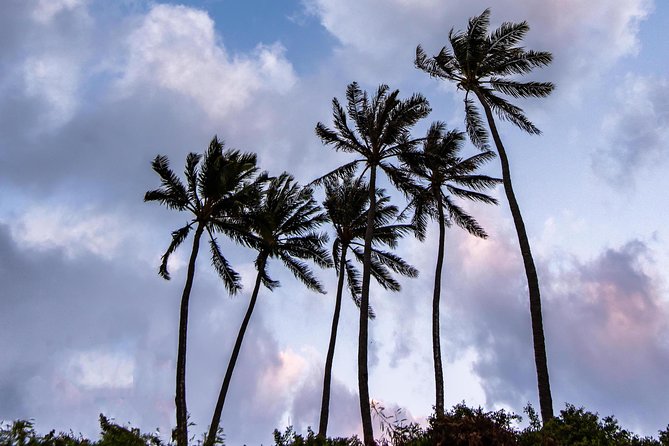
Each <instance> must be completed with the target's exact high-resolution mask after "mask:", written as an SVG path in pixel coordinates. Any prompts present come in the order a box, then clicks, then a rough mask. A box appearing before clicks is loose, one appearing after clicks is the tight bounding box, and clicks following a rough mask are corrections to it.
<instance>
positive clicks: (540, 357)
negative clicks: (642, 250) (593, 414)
mask: <svg viewBox="0 0 669 446" xmlns="http://www.w3.org/2000/svg"><path fill="white" fill-rule="evenodd" d="M474 92H475V94H476V96H477V97H478V99H479V101H480V102H481V105H482V106H483V109H484V110H485V115H486V118H487V119H488V125H489V126H490V131H491V133H492V137H493V140H494V141H495V146H497V152H498V153H499V159H500V162H501V163H502V182H503V184H504V192H505V193H506V198H507V199H508V201H509V207H510V208H511V216H512V217H513V223H514V224H515V226H516V233H517V234H518V243H519V244H520V252H521V254H522V257H523V263H524V264H525V274H526V276H527V286H528V289H529V294H530V317H531V319H532V339H533V341H534V362H535V365H536V368H537V385H538V388H539V406H540V409H541V418H542V419H543V421H544V423H545V422H546V421H548V420H550V419H551V418H553V398H552V396H551V385H550V380H549V377H548V360H547V359H546V342H545V339H544V324H543V317H542V315H541V295H540V293H539V279H538V277H537V269H536V267H535V266H534V259H533V258H532V252H531V251H530V242H529V240H528V238H527V232H526V231H525V223H524V222H523V217H522V215H521V213H520V207H519V206H518V201H517V200H516V196H515V195H514V193H513V186H512V184H511V173H510V170H509V159H508V158H507V156H506V150H505V149H504V145H503V144H502V140H501V138H500V137H499V133H498V132H497V126H496V125H495V120H494V118H493V115H492V112H491V110H490V106H489V105H488V103H487V102H486V100H485V97H484V96H483V95H482V94H481V93H480V92H479V91H477V90H474Z"/></svg>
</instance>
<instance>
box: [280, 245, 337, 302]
mask: <svg viewBox="0 0 669 446" xmlns="http://www.w3.org/2000/svg"><path fill="white" fill-rule="evenodd" d="M278 256H279V258H280V259H281V261H282V262H283V264H284V265H285V266H286V268H288V270H289V271H290V272H291V273H293V275H294V276H295V277H296V278H297V279H299V280H300V281H301V282H302V283H303V284H305V285H306V286H307V288H309V289H311V290H314V291H316V292H318V293H321V294H326V292H325V290H324V289H323V286H322V285H321V283H320V282H319V281H318V279H317V278H316V276H315V275H314V273H313V272H312V271H311V269H309V267H308V266H307V264H306V263H304V262H300V261H299V260H297V259H295V258H293V257H291V256H290V255H288V254H286V253H285V252H279V253H278Z"/></svg>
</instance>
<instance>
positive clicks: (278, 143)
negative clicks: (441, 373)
mask: <svg viewBox="0 0 669 446" xmlns="http://www.w3.org/2000/svg"><path fill="white" fill-rule="evenodd" d="M489 6H490V7H492V17H491V21H492V27H493V28H494V27H497V26H499V25H500V24H501V23H502V22H503V21H521V20H527V21H528V22H529V24H530V27H531V30H530V32H529V34H528V35H527V38H526V40H525V45H526V46H527V48H530V49H536V50H546V51H551V52H552V53H553V54H554V61H553V63H552V64H551V65H550V66H549V67H547V68H545V69H541V70H537V71H536V72H535V73H533V74H532V75H531V76H530V77H529V78H528V79H530V78H531V79H533V80H549V81H552V82H554V83H555V84H556V90H555V92H554V93H553V94H552V95H551V96H549V97H548V98H545V99H538V100H527V101H518V102H516V103H518V105H520V106H521V107H522V108H523V109H524V110H525V111H526V113H527V115H528V116H529V117H530V119H531V120H533V122H534V123H535V124H536V125H537V126H538V127H539V128H540V129H541V130H542V131H543V134H542V135H541V136H530V135H526V134H523V133H521V132H520V130H518V129H517V128H515V127H512V126H510V125H508V124H506V123H501V124H500V127H501V133H502V137H503V138H504V141H505V143H506V146H507V149H508V152H509V156H510V162H511V168H512V178H513V180H514V185H515V189H516V194H517V198H518V200H519V202H520V206H521V209H522V212H523V215H524V217H525V222H526V225H527V231H528V234H529V236H530V241H531V243H532V248H533V252H534V254H535V261H536V263H537V267H538V272H539V280H540V284H541V291H542V298H543V305H544V323H545V330H546V340H547V352H548V360H549V369H550V374H551V384H552V388H553V400H554V403H555V408H556V409H557V410H559V409H561V408H564V403H565V402H570V403H573V404H576V405H584V406H586V407H587V408H588V409H590V410H593V411H598V412H599V413H600V414H601V415H610V414H615V415H616V416H617V417H618V418H619V420H620V421H621V423H622V424H623V425H624V426H625V427H628V428H631V429H633V430H635V431H637V432H640V433H643V434H653V435H654V434H656V433H657V431H658V430H659V429H664V428H665V427H666V426H667V423H669V398H667V389H668V388H669V373H668V371H669V281H668V279H669V276H667V272H668V271H669V230H668V229H667V228H668V227H667V222H668V221H669V200H668V199H667V191H668V190H669V175H668V174H667V173H668V172H669V170H668V169H669V45H667V41H668V40H669V38H668V36H667V30H669V4H668V3H667V2H666V1H662V0H657V1H653V0H616V1H610V0H590V1H581V0H496V1H494V2H487V3H486V2H483V1H480V0H473V1H459V2H456V1H442V0H302V1H299V0H246V1H244V2H240V1H232V0H200V1H190V2H165V1H144V0H118V1H107V0H1V1H0V308H1V311H0V420H3V419H4V420H13V419H17V418H34V419H35V421H36V425H37V428H38V429H39V430H40V431H42V432H47V431H48V430H50V429H52V428H54V429H57V430H66V431H68V430H70V429H72V430H73V431H74V432H82V433H83V434H85V435H88V436H95V435H97V432H98V430H99V427H98V424H97V421H98V420H97V417H98V414H99V413H104V414H105V415H107V416H109V417H113V418H115V419H116V421H118V422H120V423H127V422H130V423H132V425H133V426H137V427H140V428H142V430H146V431H153V430H155V429H156V428H157V427H158V428H160V431H161V432H162V435H163V436H164V437H165V438H167V437H168V436H169V435H168V433H169V431H170V429H171V426H173V425H174V417H175V415H174V373H175V362H176V345H177V326H178V309H179V299H180V297H181V292H182V287H183V283H184V280H185V265H186V260H187V255H188V253H189V251H190V244H188V243H186V244H184V245H183V246H182V248H181V249H180V250H179V251H178V252H177V255H175V257H174V259H173V262H172V264H171V267H172V273H173V274H172V280H171V281H165V280H163V279H162V278H160V277H159V276H158V274H157V271H158V266H159V263H160V256H161V254H162V253H163V252H164V250H165V248H166V247H167V246H168V244H169V241H170V232H171V231H172V230H174V229H176V228H178V227H181V226H183V224H184V223H185V222H187V221H188V220H189V218H190V217H189V215H186V214H179V213H177V212H174V211H170V210H168V209H166V208H164V207H161V206H158V205H157V204H155V203H148V204H145V203H144V202H143V196H144V193H145V192H146V191H147V190H149V189H154V188H156V187H157V186H158V185H159V179H158V177H157V175H156V174H155V173H154V172H153V171H152V170H151V166H150V162H151V160H152V159H153V158H154V157H155V156H156V155H157V154H165V155H167V156H168V157H169V158H170V160H171V163H172V166H173V168H174V169H175V170H176V171H177V172H181V171H182V170H183V165H184V160H185V157H186V155H187V153H188V152H192V151H194V152H202V151H203V150H204V149H205V148H206V147H207V145H208V143H209V141H210V140H211V138H212V137H213V136H214V135H215V134H216V135H218V136H219V137H220V138H221V139H223V140H225V143H226V146H227V147H230V148H237V149H240V150H243V151H252V152H256V153H257V154H258V157H259V164H260V167H261V168H262V169H265V170H268V171H269V172H270V173H272V174H279V173H281V172H283V171H289V172H290V173H292V174H293V175H294V176H295V177H296V178H297V179H298V180H299V181H300V182H301V183H308V182H309V181H311V180H313V179H314V178H316V177H318V176H320V175H322V174H324V173H326V172H328V171H329V170H331V169H333V168H335V167H337V166H338V165H341V164H343V163H344V162H346V161H347V160H349V159H350V158H349V156H347V155H346V154H342V153H337V152H335V151H334V150H332V148H330V147H324V146H323V145H322V144H321V143H320V141H319V139H318V138H317V136H316V134H315V132H314V128H315V126H316V123H317V122H319V121H321V122H324V123H326V124H328V125H329V124H330V122H331V118H332V111H331V100H332V98H333V97H338V98H339V99H340V100H344V93H345V89H346V86H347V85H348V84H349V83H350V82H352V81H357V82H359V83H360V85H361V87H362V88H364V89H365V90H368V91H373V90H375V89H376V88H377V86H378V85H379V84H381V83H385V84H388V85H389V86H390V87H391V88H392V89H395V88H397V89H399V90H400V96H401V97H408V96H410V95H411V94H412V93H414V92H416V93H418V92H419V93H422V94H424V95H425V96H426V97H427V99H428V100H429V101H430V104H431V106H432V109H433V111H432V113H431V114H430V116H429V117H428V118H427V119H425V120H424V121H422V122H421V123H420V124H419V125H417V126H416V127H415V129H414V134H415V135H417V136H419V135H421V134H423V133H424V132H425V131H426V129H427V128H428V126H429V125H430V123H431V122H432V121H436V120H440V121H445V122H446V123H447V126H448V127H449V128H460V129H463V128H464V123H463V103H462V94H461V93H462V92H460V91H456V89H455V88H454V86H452V85H448V84H445V83H443V82H440V81H438V80H435V79H431V78H429V77H428V76H427V75H426V74H424V73H423V72H420V71H419V70H417V69H416V68H414V65H413V59H414V54H415V49H416V46H417V45H418V44H421V45H422V46H423V48H425V50H426V51H427V52H428V54H434V53H436V52H438V51H439V49H440V48H441V47H442V46H443V45H445V44H446V42H447V35H448V31H449V30H450V29H451V28H452V27H455V28H456V29H461V28H464V27H465V26H466V23H467V19H468V18H469V17H471V16H473V15H477V14H480V13H481V12H482V11H483V10H484V9H485V8H486V7H489ZM466 152H467V153H468V154H474V153H476V150H475V149H474V148H473V147H472V146H471V145H467V146H466ZM485 171H486V173H488V174H490V175H494V176H500V175H501V174H500V169H499V161H498V160H497V159H495V160H493V162H491V163H490V165H489V166H487V168H486V169H485ZM384 185H386V186H387V184H384ZM317 195H318V197H319V199H320V198H321V197H322V193H321V192H320V191H317ZM494 195H495V196H497V197H498V198H499V199H500V206H497V207H486V206H482V205H469V204H468V205H466V208H467V209H468V210H469V211H470V212H471V213H472V215H474V216H475V217H476V218H477V219H478V220H479V222H480V223H481V225H482V226H483V227H484V228H485V229H486V231H487V232H488V233H489V235H490V237H489V239H488V240H478V239H475V238H473V237H471V236H469V235H467V234H466V233H464V231H462V230H460V229H457V228H452V229H450V230H449V231H448V232H447V239H446V262H445V268H444V277H443V292H442V307H441V311H442V316H443V317H442V327H441V329H442V332H441V334H442V351H443V355H444V361H445V395H446V403H447V405H453V404H456V403H458V402H460V401H463V400H464V401H466V402H467V403H468V404H469V405H482V406H484V407H485V408H487V409H498V408H506V409H511V410H514V411H516V412H518V413H522V409H523V407H524V406H525V405H526V404H527V403H528V402H529V403H532V404H533V405H534V406H535V408H538V397H537V391H536V378H535V371H534V362H533V356H532V355H533V353H532V344H531V333H530V319H529V308H528V298H527V290H526V281H525V278H524V271H523V267H522V261H521V258H520V254H519V250H518V246H517V240H516V236H515V231H514V228H513V223H512V221H511V219H510V213H509V211H508V205H507V202H506V199H505V198H504V194H503V191H502V189H501V187H499V188H498V189H496V190H495V192H494ZM393 197H394V199H395V202H396V203H397V204H398V206H400V207H403V205H404V201H403V198H402V197H401V196H400V195H399V194H397V193H393ZM436 233H437V231H436V228H435V227H431V231H430V233H429V236H428V238H427V240H426V242H425V243H420V242H418V241H417V240H415V239H412V238H407V239H404V240H403V241H402V243H401V245H400V247H399V253H400V255H402V256H403V257H404V258H405V259H406V260H407V261H409V262H410V263H412V264H413V265H415V266H416V267H417V268H418V269H419V270H420V272H421V274H420V276H419V277H418V278H417V279H405V280H402V284H403V287H404V289H403V291H402V292H401V293H394V294H393V293H387V292H382V291H381V290H380V289H379V288H378V287H374V286H373V287H372V293H371V304H372V306H373V307H374V309H375V311H376V313H377V319H376V320H375V321H373V322H371V323H370V331H371V338H370V395H371V397H372V398H373V399H374V400H376V401H380V402H381V403H382V404H383V405H385V406H386V407H388V408H390V409H394V408H396V407H399V408H402V409H404V410H405V411H406V414H407V416H408V417H409V418H410V419H415V420H417V421H419V422H424V420H425V418H426V417H427V416H429V414H430V413H431V406H432V404H434V401H433V400H434V391H433V387H434V384H433V371H432V357H431V338H430V311H431V292H432V283H433V282H432V281H433V270H434V266H433V265H434V262H435V256H436V249H435V248H436ZM220 240H221V242H222V247H223V249H224V251H225V252H226V255H227V256H228V258H229V259H230V260H231V261H232V263H233V266H234V267H235V268H236V269H237V270H238V271H239V272H240V273H241V274H242V276H243V283H244V291H243V292H242V293H240V294H239V295H237V296H235V297H233V298H230V297H229V296H228V295H227V293H226V291H225V289H224V287H223V285H222V284H221V282H220V281H219V279H218V278H217V276H216V274H215V272H214V271H213V269H212V268H211V267H210V264H209V258H208V256H207V250H206V249H203V250H201V252H202V255H201V256H200V259H199V262H198V265H197V268H198V269H197V273H196V278H195V285H194V288H193V295H192V296H191V307H190V308H191V316H190V326H189V340H188V341H189V343H188V364H187V389H188V390H187V392H188V393H187V396H188V409H189V411H190V413H191V420H192V421H193V422H194V423H196V426H195V427H193V428H191V433H194V434H196V435H198V436H199V435H201V433H203V432H205V430H206V428H207V426H208V423H209V420H210V417H211V413H212V411H213V407H214V404H215V402H216V397H217V394H218V389H219V388H220V383H221V380H222V378H223V374H224V371H225V367H226V365H227V360H228V357H229V355H230V351H231V349H232V344H233V342H234V338H235V336H236V333H237V330H238V328H239V324H240V322H241V318H242V315H243V313H244V311H245V310H246V305H247V303H248V297H249V294H250V292H251V288H252V283H253V280H254V278H255V275H254V267H253V258H254V256H253V253H252V252H251V251H249V250H247V249H244V248H240V247H237V246H235V245H233V244H232V243H231V242H229V241H227V240H224V238H223V237H222V236H221V237H220ZM270 271H271V273H272V274H273V276H276V278H278V279H280V281H281V287H280V288H278V289H276V290H274V292H269V291H268V290H266V289H262V290H261V293H260V297H259V301H258V305H257V307H256V312H255V314H254V315H253V319H252V320H251V324H250V328H249V332H248V333H247V337H246V339H245V341H244V342H245V343H244V346H243V348H242V353H241V356H240V360H239V362H238V367H237V369H236V371H235V375H234V377H233V380H232V387H231V392H230V396H229V400H228V401H227V402H226V408H225V410H224V412H223V420H222V425H223V427H224V429H225V434H226V443H227V444H229V445H238V444H243V443H246V444H248V445H259V444H261V443H263V444H268V443H270V440H271V433H272V430H273V429H274V428H276V427H278V428H283V427H285V426H287V425H289V424H293V425H294V426H295V427H296V429H298V430H299V431H305V430H306V427H307V426H312V427H314V428H316V427H317V425H318V413H319V409H320V397H321V390H322V389H321V386H322V372H323V365H324V362H325V352H326V348H327V342H328V336H329V331H330V322H331V316H332V311H333V306H334V294H335V287H336V277H335V273H334V271H333V270H318V269H317V271H316V273H317V274H318V277H319V278H320V279H321V280H322V281H323V283H324V284H325V286H326V288H327V290H328V291H329V292H328V294H327V295H318V294H316V293H313V292H311V291H309V290H307V289H306V288H305V287H304V286H302V285H301V283H299V282H298V281H297V280H295V279H294V278H293V277H292V276H291V275H290V274H289V273H288V272H286V271H285V270H284V269H283V267H282V266H281V265H279V264H277V263H270ZM356 343H357V316H356V308H355V306H354V304H353V303H352V301H351V300H350V299H346V300H345V301H344V305H343V313H342V319H341V324H340V336H339V338H338V345H337V351H336V354H335V363H334V372H333V376H334V381H333V401H332V409H331V418H330V429H329V433H330V434H331V435H348V434H352V433H358V432H360V423H359V408H358V403H357V381H356V354H357V344H356ZM375 429H376V431H377V432H378V424H377V423H376V422H375Z"/></svg>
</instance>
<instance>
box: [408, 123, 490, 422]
mask: <svg viewBox="0 0 669 446" xmlns="http://www.w3.org/2000/svg"><path fill="white" fill-rule="evenodd" d="M464 140H465V135H464V133H462V132H458V131H456V130H451V131H448V132H445V126H444V124H443V123H440V122H436V123H434V124H432V126H431V127H430V129H429V130H428V133H427V136H426V137H425V139H424V141H423V145H422V150H421V151H416V152H413V153H407V154H405V155H404V156H403V157H402V160H403V163H404V165H403V167H404V168H405V169H407V170H408V171H409V172H410V173H411V175H412V176H413V177H414V179H415V180H417V181H416V182H415V184H414V185H413V190H412V192H411V195H412V198H411V201H410V203H409V208H411V209H413V210H414V215H413V219H412V223H413V226H414V227H415V228H416V234H417V235H418V238H419V239H420V240H424V238H425V232H426V227H427V223H428V220H430V219H431V220H436V221H437V223H438V226H439V242H438V245H437V264H436V269H435V274H434V293H433V298H432V354H433V359H434V381H435V387H436V404H435V411H436V415H437V417H443V416H444V374H443V368H442V362H441V346H440V344H441V343H440V335H439V333H440V329H439V303H440V299H441V276H442V267H443V263H444V244H445V238H446V227H449V226H451V225H452V224H453V223H455V224H456V225H458V226H460V227H461V228H463V229H465V230H466V231H467V232H469V233H470V234H472V235H475V236H477V237H481V238H486V237H487V234H486V233H485V231H484V230H483V228H481V226H479V224H478V223H477V222H476V220H475V219H474V218H473V217H472V216H470V215H469V214H467V212H465V211H464V210H463V209H462V208H461V207H460V206H458V205H457V204H456V202H455V201H454V198H462V199H467V200H471V201H480V202H483V203H488V204H497V200H495V199H494V198H492V197H490V196H489V195H487V194H485V193H483V192H484V191H485V190H486V189H489V188H491V187H494V186H495V185H496V184H498V183H499V182H500V181H501V180H499V179H496V178H491V177H489V176H487V175H480V174H477V173H476V171H477V170H478V169H479V168H480V167H481V166H482V165H483V164H484V163H486V162H488V161H490V160H491V159H493V158H494V157H495V154H494V153H493V152H490V151H486V152H483V153H479V154H477V155H474V156H471V157H469V158H466V159H462V158H460V157H459V156H458V154H459V152H460V150H461V149H462V143H463V141H464Z"/></svg>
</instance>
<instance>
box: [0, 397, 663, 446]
mask: <svg viewBox="0 0 669 446" xmlns="http://www.w3.org/2000/svg"><path fill="white" fill-rule="evenodd" d="M373 411H374V415H375V417H376V419H377V421H378V423H379V427H380V431H381V437H380V438H379V441H378V443H377V444H378V445H379V446H429V445H437V444H442V445H449V446H472V445H500V446H546V445H550V446H669V425H668V426H667V427H666V429H664V430H661V431H659V432H658V436H657V438H653V437H644V436H640V435H637V434H634V433H633V432H630V431H629V430H627V429H624V428H623V427H621V426H620V424H619V423H618V420H616V419H615V418H614V417H612V416H606V417H603V418H600V416H599V414H597V413H593V412H589V411H587V410H586V409H584V408H583V407H578V408H577V407H575V406H573V405H571V404H567V405H566V407H565V408H564V409H563V410H562V411H560V414H559V415H558V416H557V417H555V418H553V419H551V420H550V421H549V422H547V423H546V424H545V425H544V426H543V427H542V425H541V422H540V420H539V416H538V415H537V414H536V412H535V411H534V409H533V408H532V406H530V405H528V406H527V407H526V408H525V413H526V415H527V419H528V421H529V424H528V425H527V426H526V427H524V428H521V427H520V423H521V421H522V417H521V416H519V415H516V414H514V413H512V412H507V411H504V410H498V411H491V412H486V411H484V410H483V409H481V408H480V407H479V408H471V407H467V406H466V405H465V404H464V403H463V404H458V405H456V406H455V407H453V408H452V409H451V410H449V411H446V412H445V414H444V416H443V417H436V416H433V417H431V418H430V419H429V420H428V424H427V426H420V425H418V424H416V423H407V420H406V419H405V418H404V417H403V416H402V413H401V411H399V410H398V411H395V412H394V413H392V414H387V413H386V410H385V409H384V408H383V407H382V406H380V405H378V404H377V405H374V407H373ZM100 428H101V432H100V438H99V440H89V439H86V438H84V437H83V436H82V435H75V434H74V433H72V432H70V433H62V432H61V433H58V434H57V433H56V432H55V431H51V432H49V433H48V434H46V435H40V434H38V433H36V432H35V429H34V425H33V423H32V422H30V421H15V422H13V423H7V424H4V425H1V426H0V446H118V445H121V446H167V445H168V444H170V443H164V442H163V440H162V439H161V438H160V436H159V435H158V433H148V434H147V433H142V432H140V430H139V429H136V428H132V427H130V426H127V427H126V426H121V425H119V424H116V423H114V422H113V421H110V420H109V419H107V418H106V417H105V416H103V415H100ZM196 444H198V445H199V444H200V442H199V441H198V442H196ZM216 444H223V441H222V440H219V442H217V443H216ZM362 444H363V443H362V442H361V441H360V439H359V438H358V437H357V436H353V437H348V438H344V437H338V438H323V437H321V436H318V435H316V434H315V433H314V432H313V431H312V430H311V429H307V433H306V435H302V434H300V433H298V432H296V431H295V430H294V429H293V428H292V427H288V428H286V429H285V430H284V431H283V432H280V431H278V430H275V431H274V445H275V446H362Z"/></svg>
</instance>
